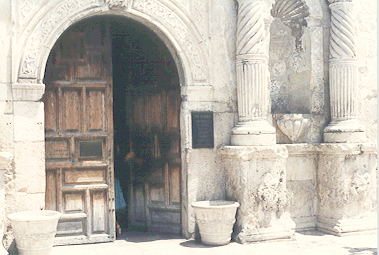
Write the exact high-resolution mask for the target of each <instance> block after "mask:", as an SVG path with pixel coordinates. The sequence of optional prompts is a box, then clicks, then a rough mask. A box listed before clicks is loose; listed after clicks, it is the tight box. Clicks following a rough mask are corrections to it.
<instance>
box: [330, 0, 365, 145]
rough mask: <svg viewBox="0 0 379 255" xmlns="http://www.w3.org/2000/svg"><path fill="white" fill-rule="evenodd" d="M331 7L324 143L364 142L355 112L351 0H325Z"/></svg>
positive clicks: (363, 131) (354, 55) (363, 132)
mask: <svg viewBox="0 0 379 255" xmlns="http://www.w3.org/2000/svg"><path fill="white" fill-rule="evenodd" d="M329 2H330V5H329V7H330V9H331V11H332V12H331V33H330V59H329V86H330V105H331V116H332V121H331V123H330V124H329V125H328V126H327V127H326V128H325V130H324V141H325V142H327V143H346V142H364V141H365V140H366V133H365V129H364V127H363V125H361V124H360V123H359V122H358V120H357V119H356V116H357V103H356V94H357V92H358V91H357V75H358V67H357V59H356V50H355V32H354V24H353V20H352V8H353V3H352V0H348V1H347V0H329Z"/></svg>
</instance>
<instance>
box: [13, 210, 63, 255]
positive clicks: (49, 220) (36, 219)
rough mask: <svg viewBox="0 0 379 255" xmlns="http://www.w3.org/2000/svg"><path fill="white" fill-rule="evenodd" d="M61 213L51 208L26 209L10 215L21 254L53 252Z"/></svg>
mask: <svg viewBox="0 0 379 255" xmlns="http://www.w3.org/2000/svg"><path fill="white" fill-rule="evenodd" d="M60 216H61V213H59V212H56V211H49V210H38V211H24V212H16V213H12V214H10V215H8V219H9V220H10V221H11V225H12V229H13V234H14V237H15V239H16V246H17V249H18V254H19V255H48V254H50V253H51V249H52V247H53V241H54V237H55V234H56V232H57V225H58V221H59V218H60Z"/></svg>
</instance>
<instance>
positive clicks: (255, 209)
mask: <svg viewBox="0 0 379 255" xmlns="http://www.w3.org/2000/svg"><path fill="white" fill-rule="evenodd" d="M219 153H220V154H221V155H222V157H223V161H224V167H225V173H226V198H227V199H228V200H233V201H238V202H239V203H240V207H239V208H238V211H237V222H236V225H235V229H234V236H233V238H234V239H235V240H236V241H237V242H239V243H247V242H256V241H266V240H274V239H290V238H291V237H292V235H293V231H292V228H294V227H295V223H294V222H293V221H292V220H291V218H290V217H289V213H288V202H289V199H288V197H287V196H288V195H287V189H286V166H285V160H286V158H287V157H288V151H287V149H286V147H285V146H283V145H273V146H224V147H221V148H220V149H219Z"/></svg>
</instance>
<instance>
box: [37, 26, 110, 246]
mask: <svg viewBox="0 0 379 255" xmlns="http://www.w3.org/2000/svg"><path fill="white" fill-rule="evenodd" d="M57 72H58V75H57ZM44 82H45V83H46V93H45V96H44V102H45V121H46V123H47V124H46V129H45V143H46V154H45V155H46V208H48V209H53V210H57V211H60V212H61V213H62V217H61V220H60V221H59V223H58V232H57V237H56V238H55V240H54V242H55V244H78V243H94V242H105V241H112V240H114V239H115V226H114V224H115V215H114V191H113V183H114V181H113V133H112V130H113V127H112V123H113V122H112V112H113V109H112V73H111V48H110V38H109V26H108V25H107V24H106V23H105V22H90V21H87V22H84V23H82V24H81V25H78V26H76V27H74V28H71V29H69V30H68V31H66V32H65V33H64V34H63V36H62V38H60V39H59V40H58V42H57V43H56V45H55V46H54V48H53V49H52V52H51V54H50V57H49V60H48V64H47V68H46V73H45V80H44Z"/></svg>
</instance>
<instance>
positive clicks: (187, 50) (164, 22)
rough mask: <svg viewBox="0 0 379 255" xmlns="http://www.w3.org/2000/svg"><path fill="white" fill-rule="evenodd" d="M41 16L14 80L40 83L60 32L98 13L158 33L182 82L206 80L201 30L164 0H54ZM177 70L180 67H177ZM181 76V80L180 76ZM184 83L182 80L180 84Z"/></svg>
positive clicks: (34, 26)
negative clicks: (132, 21)
mask: <svg viewBox="0 0 379 255" xmlns="http://www.w3.org/2000/svg"><path fill="white" fill-rule="evenodd" d="M56 2H57V3H56V4H54V5H52V4H51V3H48V6H49V7H47V8H46V7H45V8H42V9H46V11H45V12H39V13H38V14H39V16H40V18H33V19H32V20H33V21H34V24H30V25H29V26H28V27H30V28H31V32H30V33H28V36H27V39H25V43H24V44H23V46H21V45H20V48H22V49H23V50H22V51H21V54H20V57H21V59H20V62H19V68H18V76H17V80H18V82H19V83H22V82H23V81H27V82H32V83H42V79H43V76H44V71H45V66H46V61H47V58H48V56H49V54H50V50H51V48H52V47H53V46H54V44H55V42H56V40H57V39H58V38H59V36H60V35H61V34H62V33H63V32H64V31H65V30H66V29H67V28H68V27H69V26H71V25H72V24H74V23H76V22H78V21H79V20H82V19H85V18H88V17H92V16H97V15H117V16H125V17H128V18H132V19H134V20H137V21H139V22H141V23H143V24H145V25H146V26H148V27H149V28H150V29H152V30H153V31H154V32H156V34H157V35H158V36H159V37H161V39H162V40H163V41H164V42H165V44H166V45H167V46H168V48H169V49H170V51H171V54H172V55H173V57H174V59H175V61H177V63H176V64H177V66H178V70H182V74H179V75H180V76H182V75H184V77H181V83H183V82H184V81H185V84H187V85H188V84H193V83H208V82H209V78H208V77H209V73H208V69H207V61H206V60H207V59H206V56H205V54H204V52H205V51H204V49H203V48H202V45H201V43H200V42H201V39H200V34H199V32H198V31H197V29H196V28H195V26H194V25H193V24H192V23H191V21H190V19H189V18H188V16H187V15H186V14H185V13H184V12H183V11H181V10H180V9H179V8H178V7H176V6H174V5H173V4H171V3H170V2H169V1H167V0H134V1H130V0H123V1H115V0H112V1H111V0H107V1H102V0H80V1H79V0H64V1H56ZM179 72H180V71H179ZM182 78H184V80H183V79H182ZM182 85H184V84H182Z"/></svg>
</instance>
